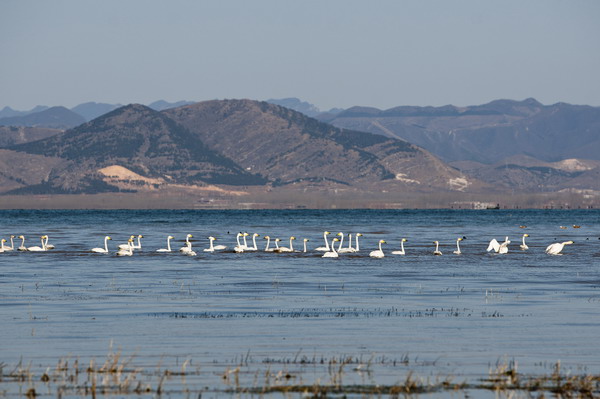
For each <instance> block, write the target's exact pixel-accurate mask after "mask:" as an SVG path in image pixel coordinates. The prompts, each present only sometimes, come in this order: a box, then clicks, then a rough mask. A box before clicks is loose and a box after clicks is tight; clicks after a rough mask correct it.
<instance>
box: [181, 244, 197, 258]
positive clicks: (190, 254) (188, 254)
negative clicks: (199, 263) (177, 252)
mask: <svg viewBox="0 0 600 399" xmlns="http://www.w3.org/2000/svg"><path fill="white" fill-rule="evenodd" d="M183 253H184V254H185V255H187V256H196V255H197V254H196V252H195V251H194V250H192V243H191V242H189V243H188V246H187V251H183Z"/></svg>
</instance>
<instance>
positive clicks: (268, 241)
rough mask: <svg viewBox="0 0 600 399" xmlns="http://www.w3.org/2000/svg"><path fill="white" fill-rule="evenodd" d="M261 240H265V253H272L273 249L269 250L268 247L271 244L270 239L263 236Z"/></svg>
mask: <svg viewBox="0 0 600 399" xmlns="http://www.w3.org/2000/svg"><path fill="white" fill-rule="evenodd" d="M263 238H264V239H265V240H267V245H266V246H265V252H273V250H274V248H269V245H270V244H271V237H270V236H264V237H263Z"/></svg>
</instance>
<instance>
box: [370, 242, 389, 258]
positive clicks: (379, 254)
mask: <svg viewBox="0 0 600 399" xmlns="http://www.w3.org/2000/svg"><path fill="white" fill-rule="evenodd" d="M385 243H386V242H385V240H379V249H378V250H375V251H371V252H370V253H369V256H370V257H371V258H383V257H384V256H385V255H384V253H383V249H381V244H385Z"/></svg>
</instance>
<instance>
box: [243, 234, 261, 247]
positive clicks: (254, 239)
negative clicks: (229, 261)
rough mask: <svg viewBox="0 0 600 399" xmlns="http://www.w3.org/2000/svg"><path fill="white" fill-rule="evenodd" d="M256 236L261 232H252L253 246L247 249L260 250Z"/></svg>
mask: <svg viewBox="0 0 600 399" xmlns="http://www.w3.org/2000/svg"><path fill="white" fill-rule="evenodd" d="M256 237H260V234H258V233H254V234H252V246H251V247H247V248H246V251H258V247H257V246H256Z"/></svg>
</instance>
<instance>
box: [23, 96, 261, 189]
mask: <svg viewBox="0 0 600 399" xmlns="http://www.w3.org/2000/svg"><path fill="white" fill-rule="evenodd" d="M11 149H12V150H13V151H19V152H25V153H28V154H39V155H43V156H45V157H54V158H61V159H64V160H65V161H67V162H66V163H64V164H61V165H60V167H59V168H55V169H53V170H52V171H51V172H50V173H49V177H48V179H47V181H45V182H44V183H43V184H40V185H38V186H35V187H29V188H27V189H21V190H20V191H19V192H20V193H34V192H35V193H39V192H50V193H96V192H105V191H119V190H123V189H125V190H128V191H136V190H137V189H153V188H158V187H160V186H163V185H168V184H187V185H194V184H196V185H197V184H200V185H203V184H206V183H220V184H229V185H238V184H245V185H250V184H262V183H264V180H263V179H262V178H261V177H260V176H255V175H253V174H251V173H249V172H246V171H245V170H243V169H241V168H240V167H239V166H237V165H236V164H235V163H234V162H233V161H231V160H230V159H227V158H225V157H223V156H221V155H219V154H217V153H215V152H214V151H211V150H210V149H208V148H207V147H206V146H205V145H204V144H203V143H202V142H201V141H200V140H198V138H197V137H196V136H195V135H193V134H192V133H190V132H189V131H188V130H187V129H185V128H184V127H183V126H181V125H178V124H177V123H175V122H174V121H173V120H171V119H169V118H168V117H166V116H165V115H163V114H161V113H159V112H157V111H154V110H152V109H151V108H148V107H146V106H143V105H128V106H125V107H122V108H119V109H117V110H115V111H112V112H110V113H108V114H106V115H103V116H101V117H99V118H96V119H94V120H93V121H91V122H88V123H85V124H82V125H80V126H78V127H77V128H74V129H71V130H68V131H66V132H64V133H61V134H59V135H57V136H53V137H50V138H48V139H45V140H40V141H37V142H33V143H28V144H26V145H17V146H14V147H12V148H11Z"/></svg>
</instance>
